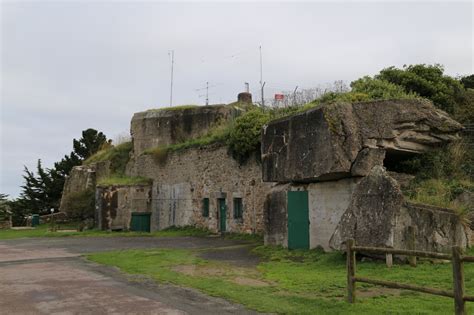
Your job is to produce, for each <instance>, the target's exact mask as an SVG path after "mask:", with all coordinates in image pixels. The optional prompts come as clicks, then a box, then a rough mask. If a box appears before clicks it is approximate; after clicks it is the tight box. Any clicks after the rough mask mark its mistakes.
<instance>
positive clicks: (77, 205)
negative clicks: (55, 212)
mask: <svg viewBox="0 0 474 315" xmlns="http://www.w3.org/2000/svg"><path fill="white" fill-rule="evenodd" d="M63 209H64V211H65V212H66V214H67V215H68V218H69V219H71V220H73V221H84V220H87V219H93V218H94V213H95V193H94V191H93V190H92V189H87V190H83V191H79V192H72V193H70V194H68V195H66V196H65V197H64V203H63Z"/></svg>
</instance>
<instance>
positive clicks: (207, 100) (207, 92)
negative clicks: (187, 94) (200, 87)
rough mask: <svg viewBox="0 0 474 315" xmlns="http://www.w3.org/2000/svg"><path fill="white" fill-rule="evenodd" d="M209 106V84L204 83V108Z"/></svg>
mask: <svg viewBox="0 0 474 315" xmlns="http://www.w3.org/2000/svg"><path fill="white" fill-rule="evenodd" d="M207 105H209V82H206V106H207Z"/></svg>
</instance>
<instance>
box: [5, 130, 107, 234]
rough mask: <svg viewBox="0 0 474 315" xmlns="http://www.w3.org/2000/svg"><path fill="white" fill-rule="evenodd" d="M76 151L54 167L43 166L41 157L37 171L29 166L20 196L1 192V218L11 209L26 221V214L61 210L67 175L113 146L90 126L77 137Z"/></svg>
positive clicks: (15, 217) (16, 220)
mask: <svg viewBox="0 0 474 315" xmlns="http://www.w3.org/2000/svg"><path fill="white" fill-rule="evenodd" d="M72 144H73V150H72V151H71V152H70V153H69V154H66V155H64V157H63V158H62V159H61V160H60V161H58V162H55V163H54V164H53V167H51V168H45V167H43V164H42V162H41V159H38V161H37V163H36V168H35V170H30V169H29V168H28V167H26V166H25V168H24V173H23V180H24V184H23V185H22V186H21V192H20V195H19V197H18V198H16V199H14V200H8V199H7V198H8V196H7V195H5V194H0V219H1V217H2V216H3V217H6V216H7V212H8V213H10V214H11V215H12V219H13V223H14V224H16V225H20V224H22V223H23V222H22V221H23V220H24V217H25V216H26V215H29V214H40V215H43V214H49V213H51V209H54V210H53V211H54V212H58V211H59V204H60V202H61V196H62V192H63V187H64V183H65V181H66V177H67V176H68V175H69V173H70V172H71V170H72V168H73V167H74V166H78V165H81V164H82V162H83V161H85V160H86V159H87V158H89V157H90V156H92V155H93V154H94V153H96V152H98V151H99V150H102V149H105V148H107V147H109V146H110V145H111V140H108V139H107V137H106V135H105V134H104V133H102V132H99V131H97V130H95V129H92V128H89V129H86V130H84V131H82V137H80V138H79V139H73V141H72Z"/></svg>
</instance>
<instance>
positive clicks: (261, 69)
mask: <svg viewBox="0 0 474 315" xmlns="http://www.w3.org/2000/svg"><path fill="white" fill-rule="evenodd" d="M258 48H259V50H260V89H261V91H262V107H263V106H265V104H264V102H265V101H264V100H263V86H264V85H265V83H264V82H263V66H262V45H260V46H259V47H258Z"/></svg>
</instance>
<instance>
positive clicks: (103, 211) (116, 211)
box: [95, 185, 151, 231]
mask: <svg viewBox="0 0 474 315" xmlns="http://www.w3.org/2000/svg"><path fill="white" fill-rule="evenodd" d="M96 209H97V211H96V218H95V221H96V226H97V227H98V228H99V229H101V230H125V231H126V230H129V229H130V220H131V217H132V212H151V186H150V185H129V186H128V185H126V186H107V187H101V186H98V187H97V189H96Z"/></svg>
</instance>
